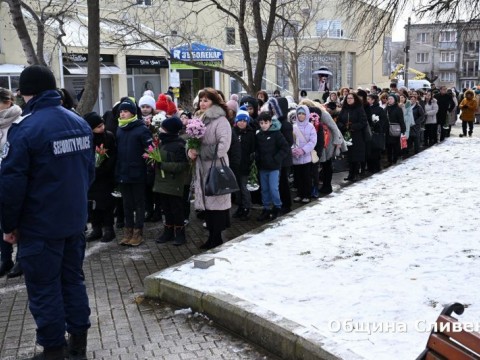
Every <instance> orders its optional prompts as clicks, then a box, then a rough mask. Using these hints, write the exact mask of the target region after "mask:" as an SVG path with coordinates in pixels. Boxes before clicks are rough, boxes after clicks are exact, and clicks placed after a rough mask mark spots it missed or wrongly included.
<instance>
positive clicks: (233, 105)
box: [227, 100, 238, 112]
mask: <svg viewBox="0 0 480 360" xmlns="http://www.w3.org/2000/svg"><path fill="white" fill-rule="evenodd" d="M227 108H228V109H230V110H232V111H234V112H237V111H238V103H237V102H236V101H235V100H228V101H227Z"/></svg>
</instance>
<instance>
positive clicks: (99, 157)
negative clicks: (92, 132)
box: [95, 144, 108, 168]
mask: <svg viewBox="0 0 480 360" xmlns="http://www.w3.org/2000/svg"><path fill="white" fill-rule="evenodd" d="M107 151H108V149H105V147H104V146H103V144H100V146H97V147H95V167H96V168H98V167H100V165H102V163H103V162H104V161H105V159H107V158H108V155H107Z"/></svg>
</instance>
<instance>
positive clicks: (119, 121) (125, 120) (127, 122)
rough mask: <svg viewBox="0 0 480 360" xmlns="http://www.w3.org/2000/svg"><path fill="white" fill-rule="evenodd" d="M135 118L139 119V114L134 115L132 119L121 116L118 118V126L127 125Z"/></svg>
mask: <svg viewBox="0 0 480 360" xmlns="http://www.w3.org/2000/svg"><path fill="white" fill-rule="evenodd" d="M135 120H137V115H134V116H132V117H131V118H130V119H120V118H118V126H120V127H125V126H127V125H128V124H130V123H132V122H134V121H135Z"/></svg>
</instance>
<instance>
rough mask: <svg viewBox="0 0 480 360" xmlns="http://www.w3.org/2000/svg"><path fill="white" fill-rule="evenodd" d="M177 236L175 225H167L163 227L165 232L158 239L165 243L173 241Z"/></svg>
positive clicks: (159, 242) (157, 241)
mask: <svg viewBox="0 0 480 360" xmlns="http://www.w3.org/2000/svg"><path fill="white" fill-rule="evenodd" d="M174 237H175V234H174V227H173V225H165V226H164V227H163V234H162V235H160V237H159V238H158V239H157V240H156V243H158V244H165V243H166V242H168V241H172V240H173V239H174Z"/></svg>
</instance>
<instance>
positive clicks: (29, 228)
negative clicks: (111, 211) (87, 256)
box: [0, 90, 95, 256]
mask: <svg viewBox="0 0 480 360" xmlns="http://www.w3.org/2000/svg"><path fill="white" fill-rule="evenodd" d="M60 100H61V98H60V95H59V94H58V92H57V91H56V90H47V91H44V92H42V93H40V94H38V95H36V96H34V97H33V98H32V99H30V101H29V102H28V103H27V105H26V107H25V110H24V112H23V116H22V117H21V118H19V119H18V120H17V121H16V122H14V123H13V124H12V126H11V127H10V130H9V132H8V137H7V144H6V145H5V147H4V151H3V159H2V165H1V168H0V214H1V225H2V226H1V228H2V229H3V231H4V232H5V233H11V232H12V231H13V230H15V229H17V230H18V232H19V234H20V236H22V237H23V236H25V237H35V238H37V239H42V238H43V239H45V238H47V239H61V238H66V237H69V236H72V235H74V234H79V233H81V232H83V231H84V228H85V223H86V222H87V203H88V201H87V193H88V189H89V187H90V185H91V183H92V182H93V179H94V176H95V160H94V153H93V151H92V147H93V136H92V130H91V128H90V126H89V125H88V124H87V122H86V121H85V120H84V119H82V118H81V117H80V116H78V115H76V114H74V113H73V112H72V111H69V110H67V109H65V108H64V107H62V106H61V104H60ZM38 244H40V245H39V246H42V247H43V246H44V245H43V241H38ZM23 250H26V251H25V252H24V253H23V254H22V255H21V256H26V255H29V254H27V252H29V250H34V251H40V250H39V249H38V248H37V249H23Z"/></svg>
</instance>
